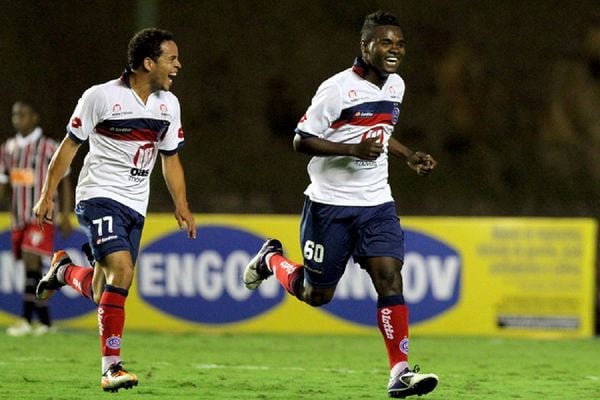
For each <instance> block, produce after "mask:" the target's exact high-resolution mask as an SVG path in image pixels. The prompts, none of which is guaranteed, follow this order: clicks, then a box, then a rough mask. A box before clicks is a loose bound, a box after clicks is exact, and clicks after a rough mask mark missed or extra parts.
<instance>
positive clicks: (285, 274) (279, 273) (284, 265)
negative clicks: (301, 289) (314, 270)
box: [269, 253, 304, 296]
mask: <svg viewBox="0 0 600 400" xmlns="http://www.w3.org/2000/svg"><path fill="white" fill-rule="evenodd" d="M269 267H270V268H271V271H273V274H275V277H276V278H277V280H278V281H279V282H280V283H281V285H282V286H283V287H284V288H285V290H287V291H288V292H289V293H290V294H292V295H294V296H295V295H296V293H295V291H294V285H295V284H296V281H297V280H298V278H304V266H303V265H300V264H296V263H294V262H292V261H290V260H288V259H287V258H285V257H284V256H282V255H281V254H278V253H274V254H273V255H272V256H271V259H270V260H269Z"/></svg>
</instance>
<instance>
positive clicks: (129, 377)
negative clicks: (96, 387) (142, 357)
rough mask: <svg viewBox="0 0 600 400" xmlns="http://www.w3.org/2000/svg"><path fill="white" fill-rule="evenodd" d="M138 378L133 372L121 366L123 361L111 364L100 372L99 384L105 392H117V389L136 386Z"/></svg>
mask: <svg viewBox="0 0 600 400" xmlns="http://www.w3.org/2000/svg"><path fill="white" fill-rule="evenodd" d="M137 384H138V379H137V376H136V375H135V374H132V373H131V372H127V370H125V368H123V361H119V362H118V363H115V364H112V365H111V366H110V367H108V369H107V370H106V371H104V373H103V374H102V382H101V384H100V386H102V389H103V390H104V391H105V392H117V391H118V390H119V389H131V388H132V387H134V386H137Z"/></svg>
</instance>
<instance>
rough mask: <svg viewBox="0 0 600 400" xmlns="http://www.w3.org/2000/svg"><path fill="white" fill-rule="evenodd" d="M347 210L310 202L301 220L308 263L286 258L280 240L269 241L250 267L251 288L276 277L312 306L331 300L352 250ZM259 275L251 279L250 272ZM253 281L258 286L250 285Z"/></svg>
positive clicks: (248, 267)
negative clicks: (268, 278)
mask: <svg viewBox="0 0 600 400" xmlns="http://www.w3.org/2000/svg"><path fill="white" fill-rule="evenodd" d="M346 212H347V208H346V207H335V206H328V205H323V204H319V203H314V202H311V201H310V200H309V199H306V201H305V205H304V209H303V211H302V220H301V245H302V248H303V253H304V264H299V263H296V262H294V261H292V260H290V259H289V258H287V257H285V256H284V255H283V250H282V247H281V243H280V242H279V241H278V240H276V239H269V240H267V241H266V242H265V244H264V245H263V247H262V248H261V250H260V251H259V252H258V254H257V255H256V256H255V257H254V258H253V259H252V261H251V262H250V263H249V264H248V266H247V267H246V271H245V274H244V282H245V283H246V286H247V287H248V288H250V289H253V288H256V287H258V284H260V282H261V281H262V280H263V279H266V278H267V277H269V276H270V275H272V274H274V275H275V277H276V278H277V280H278V281H279V282H280V283H281V285H282V286H283V287H284V288H285V289H286V290H287V291H288V292H289V293H290V294H292V295H294V296H295V297H297V298H298V299H299V300H302V301H304V302H306V303H307V304H309V305H311V306H321V305H323V304H326V303H328V302H329V301H331V299H332V297H333V294H334V292H335V287H336V285H337V282H338V281H339V279H340V278H341V276H342V274H343V272H344V269H345V266H346V262H347V260H348V258H349V255H350V252H351V251H350V249H351V247H352V243H351V240H350V238H349V233H348V231H349V230H348V226H347V223H346V222H345V221H347V219H348V218H347V216H343V215H341V214H343V213H346ZM253 271H256V272H257V273H256V274H255V275H254V276H252V279H248V277H249V276H250V272H253ZM249 282H253V283H256V282H258V284H255V285H252V286H251V285H249Z"/></svg>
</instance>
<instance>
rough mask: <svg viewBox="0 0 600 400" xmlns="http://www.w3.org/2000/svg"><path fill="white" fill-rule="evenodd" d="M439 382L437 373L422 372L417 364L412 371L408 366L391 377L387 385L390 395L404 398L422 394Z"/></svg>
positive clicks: (429, 390)
mask: <svg viewBox="0 0 600 400" xmlns="http://www.w3.org/2000/svg"><path fill="white" fill-rule="evenodd" d="M437 383H438V377H437V375H435V374H420V373H419V366H418V365H415V367H414V368H413V370H412V371H411V370H409V369H408V368H406V369H404V370H403V371H402V372H400V373H399V374H398V375H396V376H394V377H392V378H390V383H389V384H388V387H387V391H388V396H389V397H394V398H402V399H403V398H405V397H407V396H414V395H418V396H421V395H423V394H426V393H429V392H431V391H432V390H433V389H435V387H436V386H437Z"/></svg>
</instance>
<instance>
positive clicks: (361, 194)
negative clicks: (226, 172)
mask: <svg viewBox="0 0 600 400" xmlns="http://www.w3.org/2000/svg"><path fill="white" fill-rule="evenodd" d="M404 44H405V41H404V36H403V33H402V30H401V28H400V24H399V22H398V20H397V19H396V17H394V16H393V15H391V14H389V13H386V12H383V11H378V12H376V13H373V14H370V15H368V16H367V17H366V19H365V21H364V25H363V27H362V30H361V42H360V47H361V53H362V57H359V58H357V59H356V60H355V62H354V65H353V66H352V68H349V69H347V70H345V71H342V72H340V73H338V74H336V75H334V76H333V77H331V78H329V79H327V80H326V81H325V82H323V83H322V84H321V86H320V87H319V89H318V90H317V93H316V94H315V96H314V97H313V99H312V103H311V105H310V107H309V108H308V111H307V112H306V114H305V115H304V116H303V117H302V119H301V120H300V122H299V123H298V126H297V129H296V136H295V138H294V148H295V150H296V151H298V152H301V153H305V154H309V155H312V156H313V158H312V159H311V160H310V163H309V165H308V173H309V175H310V180H311V183H310V185H309V186H308V188H307V189H306V191H305V195H306V196H307V197H306V198H305V204H304V209H303V211H302V220H301V233H300V234H301V245H302V249H303V255H304V265H300V264H297V263H295V262H293V261H291V260H289V259H287V258H285V257H284V256H283V255H282V253H283V249H282V245H281V243H280V242H279V241H278V240H277V239H269V240H267V241H266V242H265V244H264V245H263V247H262V248H261V249H260V251H259V252H258V254H257V255H256V256H255V257H254V258H253V259H252V260H251V262H250V263H249V264H248V266H247V267H246V270H245V271H244V283H245V284H246V286H247V287H248V288H249V289H256V288H257V287H258V286H259V285H260V283H261V282H262V281H263V280H264V279H266V278H268V277H269V276H270V275H272V274H275V277H276V278H277V280H279V282H280V283H281V284H282V286H283V287H284V288H285V289H286V290H287V291H288V292H289V293H290V294H292V295H293V296H296V297H297V298H298V299H300V300H301V301H304V302H306V303H307V304H309V305H311V306H315V307H318V306H321V305H323V304H326V303H328V302H329V301H330V300H331V298H332V297H333V295H334V292H335V288H336V285H337V283H338V282H339V280H340V278H341V277H342V274H343V273H344V269H345V267H346V263H347V262H348V260H349V258H350V257H351V256H352V257H353V258H354V260H355V261H356V262H358V263H359V264H360V266H361V267H362V268H364V269H365V270H366V271H367V272H368V274H369V276H370V277H371V280H372V282H373V285H374V286H375V289H376V291H377V293H378V296H379V297H378V301H377V319H378V322H379V328H380V330H381V333H382V335H383V339H384V341H385V345H386V348H387V352H388V356H389V362H390V368H391V373H390V383H389V385H388V388H387V391H388V395H389V396H390V397H405V396H410V395H421V394H425V393H428V392H430V391H432V390H433V389H434V388H435V386H436V385H437V382H438V378H437V376H435V375H434V374H420V373H419V372H418V368H417V367H415V368H414V369H413V370H410V368H409V364H408V309H407V306H406V304H405V302H404V297H403V293H402V275H401V274H400V270H401V269H402V264H403V258H404V233H403V231H402V228H401V226H400V223H399V219H398V217H397V213H396V207H395V204H394V201H393V198H392V195H391V189H390V186H389V184H388V179H387V178H388V154H391V155H393V156H395V157H402V158H405V159H406V160H407V163H408V166H409V167H410V168H412V169H413V170H415V171H416V172H417V174H419V175H422V176H424V175H427V174H429V173H430V172H431V170H432V169H433V168H434V167H435V166H436V161H435V160H434V159H433V158H432V157H431V156H430V155H428V154H425V153H422V152H415V151H412V150H410V149H408V148H407V147H406V146H404V145H402V144H401V143H400V142H398V141H397V140H396V139H394V138H393V137H392V132H393V130H394V125H395V124H396V122H397V121H398V116H399V114H400V105H401V103H402V98H403V95H404V81H403V80H402V78H400V76H399V75H397V74H396V71H397V69H398V66H399V65H400V61H401V60H402V58H403V57H404V54H405V47H404Z"/></svg>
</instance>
